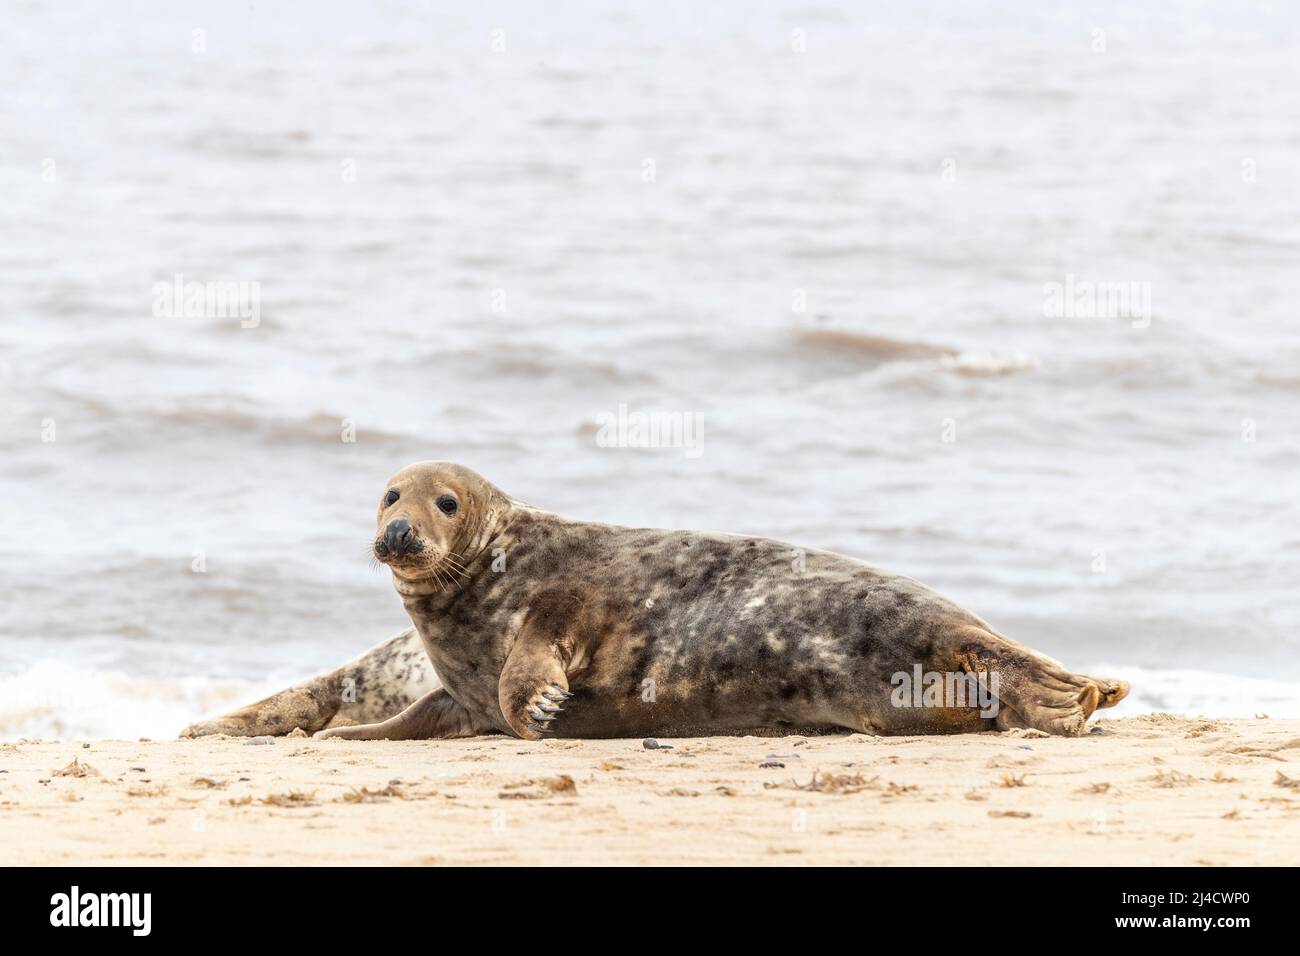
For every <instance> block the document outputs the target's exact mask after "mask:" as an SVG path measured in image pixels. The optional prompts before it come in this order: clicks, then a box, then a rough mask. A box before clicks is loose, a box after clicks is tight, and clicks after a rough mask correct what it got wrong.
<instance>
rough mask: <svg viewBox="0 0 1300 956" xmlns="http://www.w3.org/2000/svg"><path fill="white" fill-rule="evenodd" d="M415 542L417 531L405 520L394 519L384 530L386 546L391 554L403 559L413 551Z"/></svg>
mask: <svg viewBox="0 0 1300 956" xmlns="http://www.w3.org/2000/svg"><path fill="white" fill-rule="evenodd" d="M414 541H415V529H414V528H412V527H411V522H409V521H407V520H406V519H405V518H394V519H393V520H392V521H390V522H388V527H386V528H384V546H385V547H387V548H388V551H389V553H390V554H392V555H395V556H396V557H399V558H400V557H401V556H402V555H404V554H406V552H408V551H410V550H411V545H412V544H413V543H414Z"/></svg>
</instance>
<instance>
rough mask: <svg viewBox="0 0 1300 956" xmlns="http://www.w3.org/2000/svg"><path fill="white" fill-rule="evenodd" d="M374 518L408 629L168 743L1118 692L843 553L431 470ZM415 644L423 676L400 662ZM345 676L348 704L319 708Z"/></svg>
mask: <svg viewBox="0 0 1300 956" xmlns="http://www.w3.org/2000/svg"><path fill="white" fill-rule="evenodd" d="M393 490H396V491H397V492H398V496H397V499H396V501H394V502H393V503H389V502H388V499H389V498H392V495H391V494H390V493H389V492H391V491H393ZM447 495H451V496H453V497H454V498H455V499H456V500H457V501H458V502H459V503H460V507H459V509H458V510H457V512H456V513H455V514H454V515H450V516H449V515H447V514H444V513H442V511H441V510H439V509H438V508H435V506H434V504H433V503H434V502H436V501H437V500H438V499H439V498H444V499H445V497H446V496H447ZM444 503H445V502H444ZM377 519H378V520H377V523H378V536H377V538H376V543H377V546H378V545H379V544H381V543H382V542H383V541H384V540H385V539H384V535H385V529H386V528H389V527H390V526H392V523H393V522H394V521H402V522H408V523H409V524H410V525H411V526H412V527H413V529H414V535H415V540H414V547H418V550H413V551H412V553H410V554H406V555H404V556H394V555H390V556H389V557H388V558H386V559H384V560H386V563H389V564H390V566H391V567H392V570H393V581H394V585H395V586H396V588H397V590H398V593H399V594H400V595H401V597H402V600H403V602H404V605H405V607H406V610H407V612H408V614H409V615H410V617H411V621H412V622H413V624H414V629H413V631H408V632H403V633H402V634H399V635H398V636H397V637H395V638H392V639H391V640H390V641H388V642H385V643H384V644H381V645H379V646H378V647H376V648H374V649H373V650H372V651H370V652H369V653H367V654H366V655H363V656H362V657H360V658H358V659H357V660H356V661H353V662H352V663H351V664H349V665H345V667H344V668H340V670H338V671H335V672H333V673H332V674H330V675H324V676H322V677H319V678H316V679H315V680H313V681H309V682H307V683H306V684H303V685H300V686H299V687H297V688H290V689H289V690H287V691H284V692H282V693H281V694H277V695H275V696H273V697H271V698H268V699H267V700H266V701H263V702H261V703H259V704H254V705H252V706H251V707H247V708H244V709H243V710H241V711H237V712H235V713H234V714H231V715H229V716H227V717H225V718H218V719H217V720H215V721H210V722H208V723H205V724H200V725H196V727H194V728H189V730H187V733H195V732H197V733H203V732H212V731H213V730H214V729H218V728H219V729H221V730H223V731H224V732H226V733H241V732H242V733H284V732H287V731H288V730H291V729H293V728H292V727H290V726H289V724H291V723H293V724H295V726H299V727H302V728H303V729H304V730H319V729H321V728H331V729H328V730H326V731H325V733H324V735H325V736H344V737H354V738H356V737H365V738H372V737H389V738H394V737H433V736H454V735H464V734H477V733H493V732H498V733H507V734H514V735H516V736H520V737H524V738H536V737H539V736H543V735H546V734H554V735H555V736H560V737H624V736H627V737H640V736H649V735H654V736H681V735H699V734H718V733H742V732H758V733H781V732H792V731H800V732H820V731H829V730H836V729H848V730H855V731H861V732H867V733H880V734H898V733H955V732H968V731H980V730H990V729H1006V728H1011V727H1034V728H1037V729H1040V730H1044V731H1047V732H1050V733H1055V734H1067V735H1073V734H1079V733H1082V732H1083V730H1084V725H1085V722H1086V721H1087V719H1088V717H1089V716H1090V715H1091V714H1092V712H1093V710H1095V709H1096V708H1097V707H1105V706H1110V705H1112V704H1114V703H1117V702H1118V701H1119V700H1120V699H1122V698H1123V696H1124V695H1125V694H1126V693H1127V691H1128V686H1127V685H1126V684H1124V683H1123V682H1121V681H1113V680H1106V679H1102V678H1093V677H1087V676H1084V675H1078V674H1072V673H1070V672H1068V671H1066V670H1065V669H1064V667H1062V665H1060V664H1059V663H1057V662H1056V661H1054V660H1052V659H1051V658H1048V657H1046V656H1045V655H1042V654H1039V653H1037V652H1035V651H1032V650H1030V649H1029V648H1027V647H1025V646H1023V645H1020V644H1018V643H1016V642H1014V641H1012V640H1010V639H1009V638H1006V637H1004V636H1003V635H1001V634H999V633H998V632H996V631H995V630H994V629H993V628H992V627H990V626H989V625H988V624H986V623H985V622H984V621H982V620H980V619H979V618H978V617H976V616H975V615H973V614H971V613H970V612H968V611H965V610H963V609H962V608H961V607H959V606H957V605H956V604H954V603H952V602H951V601H949V600H947V599H946V598H943V597H941V596H940V595H938V594H936V593H935V592H933V591H931V590H930V589H928V588H926V587H925V586H924V585H922V584H920V583H918V582H916V581H914V580H912V579H910V578H907V577H903V576H901V575H897V574H892V573H890V572H888V571H884V570H881V569H880V568H876V567H873V566H871V565H868V564H865V563H863V562H860V561H856V560H853V559H851V558H847V557H844V556H841V555H838V554H833V553H831V552H827V551H819V550H814V549H803V548H796V547H795V546H794V545H790V544H785V543H782V542H779V541H773V540H769V539H765V538H753V537H743V536H738V535H727V534H710V533H701V532H693V531H665V530H658V529H647V528H625V527H617V526H612V525H606V524H597V523H593V522H584V521H575V520H572V519H569V518H565V517H561V516H559V515H556V514H551V513H548V512H545V511H541V510H538V509H536V508H533V507H530V506H528V505H525V504H523V503H522V502H519V501H516V500H514V499H512V498H510V497H509V496H507V495H505V494H504V493H503V492H501V491H500V490H499V489H497V488H496V487H495V486H493V485H491V484H490V483H489V482H487V481H486V480H484V479H483V478H481V477H480V476H478V475H476V474H475V473H474V472H472V471H469V470H468V469H465V468H462V467H460V466H457V465H452V464H449V463H444V462H422V463H419V464H416V465H412V466H410V467H409V468H406V469H404V470H403V471H402V472H399V473H398V475H396V476H395V477H394V478H393V479H392V480H391V481H390V482H389V483H388V485H387V486H386V488H385V498H384V500H381V502H380V508H379V512H378V516H377ZM400 527H405V525H400ZM388 540H392V538H391V535H390V537H389V539H388ZM417 637H418V640H419V644H420V646H422V648H423V651H424V652H425V654H426V655H427V660H428V661H429V662H431V663H432V671H433V672H436V676H435V673H430V672H427V671H426V670H420V669H419V668H417V667H416V665H415V658H416V656H417V655H416V653H415V646H416V644H415V639H416V638H417ZM916 665H920V666H921V668H922V669H923V670H925V671H934V672H961V673H985V674H988V673H994V672H996V673H997V674H998V676H999V678H1000V685H999V686H1000V691H999V694H998V704H999V708H998V713H997V715H996V716H981V715H980V713H979V712H978V710H977V709H975V708H974V707H966V708H954V707H937V708H936V707H927V708H900V707H896V706H894V705H893V702H892V701H891V691H892V690H893V689H894V688H893V685H892V684H891V678H892V677H893V675H895V674H897V673H900V672H906V673H910V672H912V671H913V668H914V667H915V666H916ZM347 675H352V676H353V679H354V680H357V682H358V684H357V695H358V699H357V701H356V702H355V703H354V704H352V705H351V706H350V707H345V706H335V705H334V704H333V703H331V702H330V695H331V694H332V693H333V692H334V691H335V689H336V688H337V686H338V684H339V681H340V680H341V679H343V678H344V677H346V676H347ZM365 697H369V699H368V700H367V701H366V702H365V703H364V704H363V703H362V702H361V701H362V699H363V698H365ZM403 706H405V707H406V710H405V711H403V710H402V707H403ZM399 711H400V712H399ZM384 718H388V719H387V720H385V719H384ZM376 721H379V723H374V722H376ZM353 722H356V723H360V724H363V725H365V726H347V725H348V724H351V723H353Z"/></svg>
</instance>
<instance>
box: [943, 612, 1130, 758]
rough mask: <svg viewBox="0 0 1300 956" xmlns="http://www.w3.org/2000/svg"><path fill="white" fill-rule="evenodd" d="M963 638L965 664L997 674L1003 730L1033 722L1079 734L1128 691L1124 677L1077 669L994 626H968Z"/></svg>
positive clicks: (969, 669) (964, 666) (974, 670)
mask: <svg viewBox="0 0 1300 956" xmlns="http://www.w3.org/2000/svg"><path fill="white" fill-rule="evenodd" d="M960 639H961V645H960V653H959V655H958V661H959V665H960V667H961V669H962V670H964V671H966V673H969V674H975V673H979V674H988V675H990V676H992V675H996V676H997V690H996V691H995V692H994V694H995V696H996V697H997V699H998V703H999V708H998V714H997V718H996V724H997V728H998V729H999V730H1013V729H1016V728H1021V727H1028V728H1032V729H1034V730H1041V731H1043V732H1044V733H1049V734H1054V735H1057V736H1062V737H1078V736H1080V735H1082V734H1083V733H1084V730H1085V728H1086V725H1087V723H1088V718H1089V717H1091V716H1092V714H1093V712H1094V711H1096V710H1097V709H1099V708H1101V707H1112V706H1114V705H1115V704H1117V703H1119V702H1120V701H1121V700H1123V699H1124V697H1125V696H1126V695H1127V694H1128V689H1129V688H1128V684H1127V683H1125V682H1124V681H1121V680H1113V679H1109V678H1098V677H1089V676H1088V675H1086V674H1072V673H1070V672H1069V671H1067V670H1066V669H1065V668H1064V667H1063V666H1062V665H1061V664H1059V663H1058V662H1057V661H1054V660H1053V659H1052V658H1050V657H1048V656H1047V655H1045V654H1040V653H1038V652H1037V651H1033V650H1030V649H1029V648H1028V647H1025V646H1024V645H1023V644H1018V643H1016V642H1015V641H1013V640H1011V639H1009V638H1006V637H1003V636H1001V635H1000V634H995V633H993V632H992V631H986V630H983V629H981V628H975V627H971V628H965V629H963V631H962V632H961V634H960Z"/></svg>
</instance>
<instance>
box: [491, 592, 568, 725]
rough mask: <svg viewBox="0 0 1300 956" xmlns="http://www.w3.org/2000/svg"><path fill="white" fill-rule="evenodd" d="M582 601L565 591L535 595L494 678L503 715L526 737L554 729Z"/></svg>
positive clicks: (565, 694) (560, 710)
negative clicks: (498, 673)
mask: <svg viewBox="0 0 1300 956" xmlns="http://www.w3.org/2000/svg"><path fill="white" fill-rule="evenodd" d="M581 611H582V601H581V599H580V598H579V597H578V596H577V595H576V594H572V593H566V592H549V593H547V594H543V595H541V596H540V597H538V598H536V599H534V601H533V602H532V605H531V606H530V608H529V611H528V614H527V615H526V616H525V618H524V623H523V626H522V627H520V629H519V635H518V637H516V638H515V643H514V646H513V647H511V648H510V653H509V654H508V655H507V656H506V663H505V666H504V667H503V668H502V669H501V677H500V679H499V680H498V682H497V700H498V702H499V703H500V705H501V716H502V717H504V718H505V720H506V723H507V724H509V725H510V729H511V730H512V731H513V732H514V733H515V734H517V735H518V736H520V737H522V738H523V739H525V740H537V739H539V738H541V737H545V736H548V735H550V734H551V733H552V723H553V721H555V720H556V719H557V718H562V714H563V712H564V704H565V702H566V701H567V700H568V699H569V698H570V697H572V696H573V695H572V694H570V693H569V675H568V666H569V662H570V661H571V660H572V659H573V655H574V649H575V647H576V645H577V622H578V620H579V617H580V615H581Z"/></svg>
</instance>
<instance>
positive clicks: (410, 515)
mask: <svg viewBox="0 0 1300 956" xmlns="http://www.w3.org/2000/svg"><path fill="white" fill-rule="evenodd" d="M508 508H509V498H507V497H506V495H504V494H503V493H502V492H501V491H500V489H498V488H496V487H495V486H494V485H492V484H491V482H489V481H487V480H486V479H484V478H482V477H481V476H479V475H477V474H475V473H474V472H472V471H470V470H469V469H468V468H465V467H463V466H461V465H457V464H454V463H452V462H447V461H421V462H416V463H415V464H413V465H408V466H407V467H406V468H403V469H402V470H401V471H399V472H398V473H397V474H395V475H393V477H392V478H390V479H389V480H388V483H387V485H386V486H385V488H384V493H383V494H382V495H381V496H380V499H379V509H378V512H377V514H376V516H375V523H376V531H375V538H374V541H373V542H372V544H371V549H372V551H373V553H374V556H375V559H376V560H378V561H379V562H380V563H382V564H386V565H388V567H389V568H390V569H392V572H393V583H394V585H396V587H397V590H398V591H399V592H400V593H414V592H418V591H427V590H428V589H430V588H431V587H432V588H435V589H442V588H445V587H447V586H449V585H451V584H453V583H454V582H455V581H456V579H457V578H458V577H459V576H460V575H461V574H463V573H464V572H465V568H466V565H468V564H469V562H470V561H472V560H473V559H474V558H475V557H477V556H478V554H479V553H480V552H481V551H482V550H483V548H484V547H485V546H486V544H487V542H488V541H489V540H490V539H491V537H492V534H493V531H494V530H495V528H496V525H497V522H498V520H499V518H500V517H501V515H502V514H503V513H504V512H505V511H506V510H508Z"/></svg>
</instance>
